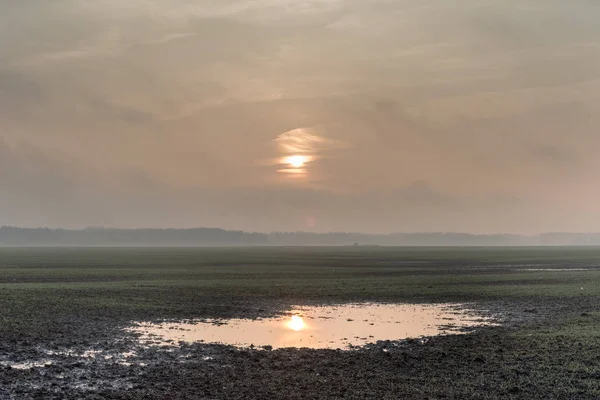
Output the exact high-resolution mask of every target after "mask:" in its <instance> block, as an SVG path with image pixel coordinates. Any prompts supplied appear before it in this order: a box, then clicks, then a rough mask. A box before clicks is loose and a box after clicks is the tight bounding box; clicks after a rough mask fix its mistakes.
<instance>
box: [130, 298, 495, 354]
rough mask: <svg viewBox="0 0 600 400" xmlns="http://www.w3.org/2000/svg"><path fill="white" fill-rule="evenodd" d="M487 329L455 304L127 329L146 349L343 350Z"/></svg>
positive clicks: (315, 310) (350, 307)
mask: <svg viewBox="0 0 600 400" xmlns="http://www.w3.org/2000/svg"><path fill="white" fill-rule="evenodd" d="M483 325H492V323H491V321H490V320H489V319H488V318H485V317H483V316H482V315H480V314H477V313H476V312H475V311H472V310H469V309H467V308H465V307H464V306H462V305H460V304H430V305H414V304H347V305H338V306H322V307H298V308H295V309H293V310H292V311H291V312H290V313H289V315H286V316H283V317H277V318H265V319H256V320H252V319H230V320H203V321H201V322H197V323H158V324H155V323H139V324H137V325H136V326H135V327H133V328H131V329H130V331H132V332H134V333H138V334H140V340H141V342H142V343H145V344H148V345H152V344H154V345H176V344H178V343H179V342H180V341H181V342H187V343H192V342H203V343H222V344H230V345H234V346H238V347H252V346H254V347H264V346H271V347H272V348H274V349H276V348H285V347H297V348H300V347H308V348H314V349H324V348H333V349H336V348H349V347H351V346H363V345H365V344H367V343H374V342H376V341H378V340H401V339H407V338H418V337H421V336H434V335H440V334H448V333H453V334H456V333H464V332H465V329H464V328H472V327H476V326H483Z"/></svg>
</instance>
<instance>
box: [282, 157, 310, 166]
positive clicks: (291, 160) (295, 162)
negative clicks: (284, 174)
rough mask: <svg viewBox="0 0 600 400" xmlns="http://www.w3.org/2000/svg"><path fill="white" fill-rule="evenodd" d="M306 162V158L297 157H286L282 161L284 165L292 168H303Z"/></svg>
mask: <svg viewBox="0 0 600 400" xmlns="http://www.w3.org/2000/svg"><path fill="white" fill-rule="evenodd" d="M308 161H309V159H308V157H307V156H298V155H296V156H289V157H286V158H285V160H284V162H285V163H286V164H289V165H290V166H291V167H293V168H302V167H303V166H304V164H305V163H306V162H308Z"/></svg>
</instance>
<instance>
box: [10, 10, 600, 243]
mask: <svg viewBox="0 0 600 400" xmlns="http://www.w3.org/2000/svg"><path fill="white" fill-rule="evenodd" d="M0 12H1V13H2V15H3V16H5V18H4V19H5V22H6V23H3V24H1V25H0V51H1V53H2V58H1V59H0V121H2V126H3V132H2V138H3V140H4V141H3V142H0V157H1V160H0V167H1V168H2V171H0V179H2V183H3V185H2V196H3V197H2V198H3V199H4V200H2V201H3V202H2V203H0V215H1V216H2V217H3V218H4V219H6V220H9V221H11V223H14V224H17V225H18V224H33V225H38V224H49V225H54V226H61V225H62V226H79V225H81V226H85V225H102V224H110V225H116V226H137V225H139V226H142V225H143V226H151V225H156V226H189V225H190V224H191V225H215V226H218V225H221V226H224V227H230V228H240V229H249V230H255V229H296V228H297V229H300V228H305V227H306V221H307V218H314V219H316V220H318V224H317V227H318V229H322V230H328V229H331V230H362V229H364V230H371V231H377V230H395V229H398V230H410V229H412V230H427V229H435V230H474V231H495V230H507V231H515V232H525V231H531V230H541V229H547V230H588V229H589V230H593V229H596V227H597V225H598V224H599V223H600V219H599V218H600V217H598V216H597V215H596V214H597V212H595V211H594V210H595V208H596V205H595V203H594V199H595V198H597V196H598V195H600V193H597V192H598V190H597V189H595V188H596V187H597V185H596V184H595V183H596V182H597V180H598V173H597V172H596V171H598V170H600V161H598V160H597V156H596V154H595V153H596V151H595V150H596V149H598V148H599V146H600V139H599V138H598V135H597V130H598V126H599V123H600V121H599V120H598V118H597V117H596V112H595V110H596V109H597V108H598V105H599V103H600V97H599V96H600V85H598V82H600V75H599V73H598V71H600V56H599V55H598V54H599V53H598V51H597V50H598V47H599V43H600V28H599V27H598V24H597V21H598V18H599V17H600V8H599V7H598V6H597V4H596V3H594V2H590V1H585V0H576V1H575V2H571V3H569V4H568V5H567V4H566V3H565V2H562V1H558V0H548V1H544V2H540V1H537V0H526V1H516V0H514V1H513V0H509V1H505V0H492V1H487V2H485V3H481V2H479V1H475V0H467V1H464V2H461V3H456V2H454V3H453V2H447V1H445V0H434V1H429V2H427V3H423V2H418V1H416V0H400V1H389V0H377V1H373V2H364V1H358V0H310V1H300V2H298V1H296V2H292V1H279V0H263V1H254V0H253V1H250V0H248V1H243V0H227V1H221V2H214V1H212V2H210V1H204V0H202V1H197V2H194V3H190V2H186V1H179V0H176V1H166V0H154V1H150V2H141V1H137V0H136V1H132V2H127V3H126V4H125V3H123V2H117V1H113V0H110V1H102V2H90V1H84V0H60V1H56V2H1V3H0ZM296 153H298V154H301V155H305V156H310V159H307V160H306V162H305V163H304V164H305V165H304V166H303V169H304V170H305V172H306V174H305V175H304V177H303V179H295V178H292V177H291V176H289V175H292V174H281V173H279V174H278V173H277V170H278V169H281V168H283V167H282V166H280V165H273V164H274V163H278V162H280V161H281V158H282V157H287V156H290V155H294V154H296ZM288 167H289V166H288ZM288 167H286V168H288ZM288 169H289V168H288ZM7 199H8V200H7ZM586 216H587V218H586ZM529 219H531V221H530V220H529ZM20 221H21V222H20Z"/></svg>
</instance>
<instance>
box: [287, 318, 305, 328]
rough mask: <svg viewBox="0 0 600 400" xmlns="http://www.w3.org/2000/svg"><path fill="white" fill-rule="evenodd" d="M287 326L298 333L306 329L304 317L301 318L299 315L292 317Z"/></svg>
mask: <svg viewBox="0 0 600 400" xmlns="http://www.w3.org/2000/svg"><path fill="white" fill-rule="evenodd" d="M286 325H287V327H288V328H290V329H291V330H293V331H296V332H298V331H301V330H302V329H304V328H306V324H305V323H304V320H303V319H302V317H299V316H297V315H292V319H290V320H289V321H288V322H287V324H286Z"/></svg>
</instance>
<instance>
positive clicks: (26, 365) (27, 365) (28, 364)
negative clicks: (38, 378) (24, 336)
mask: <svg viewBox="0 0 600 400" xmlns="http://www.w3.org/2000/svg"><path fill="white" fill-rule="evenodd" d="M50 365H52V361H49V360H42V361H24V362H8V361H3V362H0V366H2V367H10V368H13V369H23V370H25V369H33V368H44V367H48V366H50Z"/></svg>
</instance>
